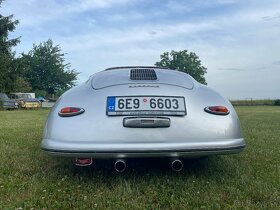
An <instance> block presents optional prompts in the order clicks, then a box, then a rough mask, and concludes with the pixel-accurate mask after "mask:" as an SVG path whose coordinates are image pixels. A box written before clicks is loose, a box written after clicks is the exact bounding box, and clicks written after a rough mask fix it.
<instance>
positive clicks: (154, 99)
mask: <svg viewBox="0 0 280 210" xmlns="http://www.w3.org/2000/svg"><path fill="white" fill-rule="evenodd" d="M106 110H107V112H106V113H107V115H109V116H125V115H126V116H129V115H133V116H135V115H168V116H184V115H186V106H185V98H184V97H182V96H110V97H107V108H106Z"/></svg>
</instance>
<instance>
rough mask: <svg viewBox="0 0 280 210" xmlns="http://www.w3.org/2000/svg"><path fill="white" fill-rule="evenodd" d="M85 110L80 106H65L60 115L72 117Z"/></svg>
mask: <svg viewBox="0 0 280 210" xmlns="http://www.w3.org/2000/svg"><path fill="white" fill-rule="evenodd" d="M84 112H85V110H84V109H83V108H78V107H64V108H62V109H61V110H60V111H59V112H58V115H59V116H60V117H72V116H76V115H79V114H82V113H84Z"/></svg>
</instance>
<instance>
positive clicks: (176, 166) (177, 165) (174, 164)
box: [170, 158, 183, 172]
mask: <svg viewBox="0 0 280 210" xmlns="http://www.w3.org/2000/svg"><path fill="white" fill-rule="evenodd" d="M170 166H171V168H172V170H173V171H176V172H179V171H182V169H183V163H182V161H181V160H179V159H177V158H174V159H171V160H170Z"/></svg>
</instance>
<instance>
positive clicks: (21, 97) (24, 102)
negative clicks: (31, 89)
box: [10, 93, 41, 109]
mask: <svg viewBox="0 0 280 210" xmlns="http://www.w3.org/2000/svg"><path fill="white" fill-rule="evenodd" d="M10 98H11V99H14V100H16V102H17V103H18V105H19V107H20V108H25V109H30V108H40V107H41V102H40V101H39V100H38V99H36V98H32V96H31V94H30V93H11V94H10Z"/></svg>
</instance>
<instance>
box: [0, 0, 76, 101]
mask: <svg viewBox="0 0 280 210" xmlns="http://www.w3.org/2000/svg"><path fill="white" fill-rule="evenodd" d="M2 2H3V0H0V7H1V3H2ZM18 24H19V21H18V20H14V18H13V15H9V16H3V15H2V14H0V92H5V93H10V92H30V91H32V92H36V93H37V94H39V95H43V96H46V95H51V94H58V93H60V92H63V91H65V90H66V89H69V88H70V87H72V86H73V85H74V84H75V81H76V80H77V75H78V72H77V71H75V70H74V69H72V68H71V64H70V63H66V62H65V58H64V56H65V54H64V53H62V50H61V48H60V46H59V45H54V43H53V41H52V40H51V39H49V40H47V41H44V42H41V43H40V44H39V45H35V44H33V48H32V49H31V50H30V51H29V52H27V53H21V54H20V56H18V57H16V52H15V51H13V47H15V46H17V45H18V44H19V43H20V37H18V38H14V39H9V34H10V33H12V32H13V31H14V30H15V29H16V26H17V25H18Z"/></svg>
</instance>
